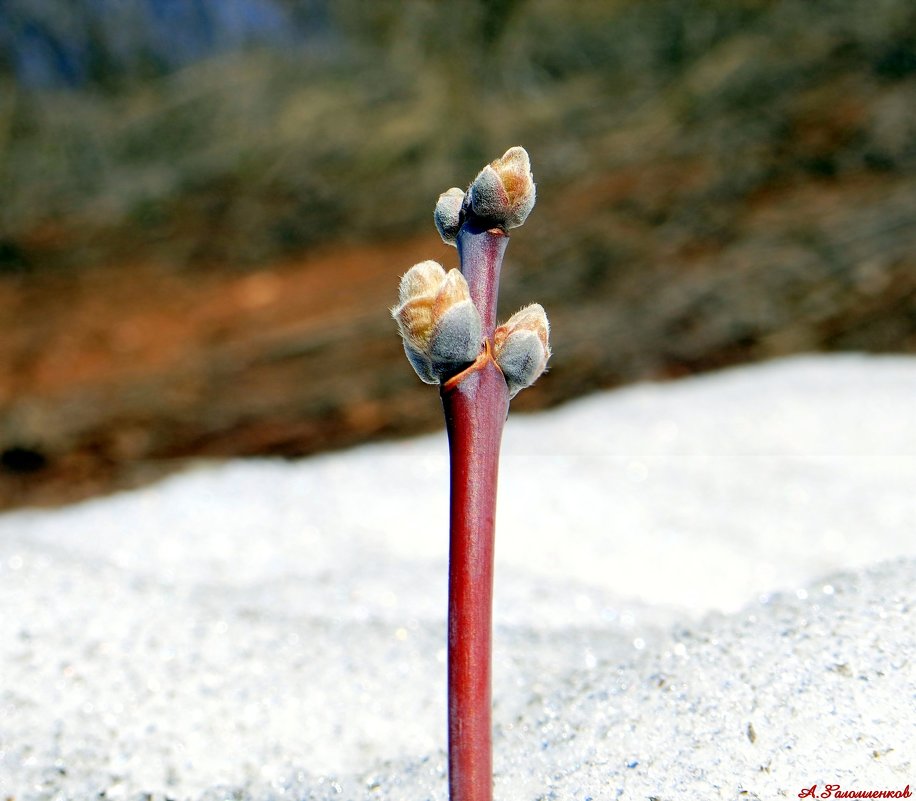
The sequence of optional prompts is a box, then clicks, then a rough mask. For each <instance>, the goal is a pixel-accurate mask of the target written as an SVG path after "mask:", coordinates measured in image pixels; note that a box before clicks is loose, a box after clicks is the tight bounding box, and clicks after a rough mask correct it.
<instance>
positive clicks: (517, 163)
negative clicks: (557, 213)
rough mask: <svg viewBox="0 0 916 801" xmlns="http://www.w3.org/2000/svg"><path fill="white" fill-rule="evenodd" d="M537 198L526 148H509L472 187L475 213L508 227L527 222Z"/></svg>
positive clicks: (488, 167)
mask: <svg viewBox="0 0 916 801" xmlns="http://www.w3.org/2000/svg"><path fill="white" fill-rule="evenodd" d="M535 199H536V189H535V185H534V177H533V176H532V174H531V161H530V159H529V158H528V153H527V152H526V151H525V149H524V148H523V147H512V148H509V149H508V150H507V151H506V152H505V153H504V154H503V155H502V157H501V158H498V159H496V160H495V161H493V162H491V163H490V164H488V165H487V166H486V167H484V168H483V169H482V170H481V171H480V173H479V174H478V176H477V177H476V178H475V179H474V182H473V183H472V184H471V186H470V188H469V189H468V201H469V205H470V208H471V211H472V212H473V214H474V215H475V216H477V217H479V218H480V219H482V220H485V221H487V222H492V223H494V224H496V225H500V226H502V227H503V228H505V229H509V228H517V227H518V226H520V225H521V224H522V223H524V222H525V220H526V219H527V217H528V215H529V214H530V213H531V210H532V209H533V208H534V203H535Z"/></svg>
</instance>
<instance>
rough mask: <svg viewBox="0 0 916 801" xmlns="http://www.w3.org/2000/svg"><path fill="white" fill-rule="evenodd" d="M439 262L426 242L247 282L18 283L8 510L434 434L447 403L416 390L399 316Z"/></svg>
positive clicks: (10, 310) (11, 350) (4, 496)
mask: <svg viewBox="0 0 916 801" xmlns="http://www.w3.org/2000/svg"><path fill="white" fill-rule="evenodd" d="M431 245H432V246H433V247H432V248H431V247H430V246H431ZM431 250H432V251H437V250H439V247H437V246H436V244H435V242H434V241H433V240H432V239H431V238H430V237H423V238H422V239H416V240H413V241H407V242H399V243H396V244H390V245H386V244H382V245H379V246H372V247H369V246H363V247H360V246H349V247H340V248H337V249H335V250H334V251H333V252H327V253H320V254H315V255H312V256H309V257H308V258H305V259H303V260H301V261H291V262H288V263H284V264H277V265H274V266H272V267H271V268H269V269H261V270H259V271H257V272H253V273H248V274H227V273H226V272H224V271H220V270H217V269H207V268H205V267H204V268H199V269H196V270H193V271H192V270H185V271H174V270H171V269H169V268H166V267H162V266H157V265H151V264H133V265H118V266H117V267H96V268H84V269H81V270H75V271H69V272H59V273H56V274H53V273H51V274H49V273H42V274H40V275H39V276H37V277H34V276H18V277H5V278H4V279H3V280H2V281H0V412H2V415H0V421H2V422H0V451H2V466H0V506H2V507H10V506H18V505H22V504H49V503H50V504H54V503H59V502H62V501H68V500H72V499H76V498H80V497H84V496H87V495H91V494H94V493H97V492H100V491H106V490H110V489H112V488H117V487H123V486H129V485H133V484H136V483H139V482H144V481H146V480H149V479H150V478H155V477H156V476H158V475H161V474H162V473H164V472H167V471H170V470H173V469H175V468H176V467H180V466H181V465H182V464H184V463H185V461H186V460H188V459H189V458H194V459H199V458H207V457H223V456H228V455H251V454H283V455H300V454H305V453H312V452H314V451H318V450H322V449H326V448H330V447H339V446H342V445H346V444H349V443H354V442H358V441H362V440H365V439H370V438H373V437H381V436H394V435H397V434H402V433H406V432H408V431H414V430H417V429H418V428H422V427H427V428H428V427H431V426H432V425H433V423H434V420H435V414H436V411H437V410H436V408H435V405H436V401H435V398H434V397H433V398H430V396H429V395H426V394H425V393H424V394H423V395H422V396H421V395H420V394H419V393H416V392H415V391H413V390H414V389H415V388H414V387H413V386H412V384H411V383H410V382H409V381H405V380H403V379H404V378H405V375H404V373H405V368H406V367H407V366H406V363H403V359H402V354H401V353H400V351H399V345H398V339H397V336H396V335H395V333H394V331H393V329H392V323H391V321H390V319H389V317H388V312H387V306H388V304H389V303H390V302H391V296H392V286H396V281H397V278H398V275H399V272H400V271H402V270H403V269H405V265H407V266H409V265H410V264H412V263H413V262H415V261H418V260H420V259H421V258H423V257H425V256H428V255H429V254H430V251H431ZM407 369H409V368H407Z"/></svg>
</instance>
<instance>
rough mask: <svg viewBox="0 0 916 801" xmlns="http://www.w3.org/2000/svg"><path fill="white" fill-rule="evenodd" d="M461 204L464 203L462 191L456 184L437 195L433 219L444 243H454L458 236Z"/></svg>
mask: <svg viewBox="0 0 916 801" xmlns="http://www.w3.org/2000/svg"><path fill="white" fill-rule="evenodd" d="M462 205H464V192H463V191H462V190H461V189H459V188H458V187H457V186H453V187H452V188H451V189H449V190H448V191H447V192H443V193H442V194H441V195H439V201H438V202H437V203H436V210H435V212H434V213H433V219H435V221H436V228H437V229H438V231H439V236H441V237H442V241H443V242H445V244H446V245H454V244H455V240H456V239H457V238H458V231H459V229H460V228H461V207H462Z"/></svg>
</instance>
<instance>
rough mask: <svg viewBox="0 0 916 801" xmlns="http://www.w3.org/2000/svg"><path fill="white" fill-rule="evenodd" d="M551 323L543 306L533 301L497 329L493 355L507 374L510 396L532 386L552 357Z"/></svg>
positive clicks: (494, 335) (494, 336) (504, 373)
mask: <svg viewBox="0 0 916 801" xmlns="http://www.w3.org/2000/svg"><path fill="white" fill-rule="evenodd" d="M549 337H550V323H548V322H547V315H546V314H545V313H544V309H543V307H542V306H541V305H540V304H538V303H532V304H531V305H530V306H526V307H525V308H524V309H522V310H521V311H518V312H516V313H515V314H513V315H512V316H511V317H510V318H509V319H508V320H507V321H506V322H505V323H503V324H502V325H501V326H499V327H498V328H497V329H496V331H494V332H493V357H494V358H495V359H496V363H497V364H498V365H499V369H500V370H502V371H503V375H504V376H505V377H506V383H507V384H508V385H509V397H510V398H514V397H515V396H516V395H517V394H518V393H519V392H521V390H523V389H525V387H530V386H531V385H532V384H533V383H534V382H535V381H536V380H537V379H538V377H539V376H540V375H541V373H543V372H544V370H545V369H546V367H547V360H548V359H549V358H550V343H549Z"/></svg>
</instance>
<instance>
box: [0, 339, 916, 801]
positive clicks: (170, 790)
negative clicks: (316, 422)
mask: <svg viewBox="0 0 916 801" xmlns="http://www.w3.org/2000/svg"><path fill="white" fill-rule="evenodd" d="M914 398H916V360H913V359H909V358H865V357H855V356H846V357H830V358H824V357H820V358H814V357H810V358H798V359H792V360H786V361H782V362H775V363H770V364H767V365H762V366H756V367H750V368H742V369H738V370H732V371H728V372H725V373H721V374H716V375H710V376H705V377H702V378H696V379H690V380H686V381H681V382H677V383H672V384H665V385H644V386H637V387H633V388H630V389H626V390H622V391H618V392H613V393H607V394H603V395H599V396H594V397H592V398H589V399H586V400H582V401H579V402H576V403H573V404H569V405H568V406H566V407H564V408H562V409H559V410H556V411H553V412H550V413H546V414H540V415H536V416H530V417H523V416H513V417H510V421H509V425H508V427H507V431H506V437H505V441H504V448H503V453H504V456H503V465H502V471H501V479H500V481H501V487H500V510H499V520H498V524H497V525H498V540H499V542H498V550H497V599H496V620H497V631H496V636H495V648H496V663H495V678H494V697H495V699H496V704H495V710H494V717H495V721H496V731H495V748H496V752H495V767H496V771H497V797H498V798H500V799H505V800H506V801H516V800H517V801H522V800H523V799H524V800H525V801H533V799H541V798H557V799H581V801H585V799H589V798H591V799H593V801H598V799H613V798H628V799H646V798H657V799H665V801H668V800H670V799H681V798H684V799H686V798H691V799H693V798H703V799H713V798H723V799H724V798H728V799H735V798H750V799H753V798H761V799H770V798H779V797H787V798H796V797H798V793H799V792H801V790H802V789H803V788H808V787H810V786H811V785H814V784H817V785H818V786H819V788H821V789H823V788H824V787H825V786H826V785H827V784H840V785H841V786H842V788H843V789H844V790H847V789H865V790H868V789H902V788H903V787H904V786H905V785H907V784H908V783H910V784H911V785H912V786H913V788H916V727H914V725H913V721H914V720H916V668H914V664H913V654H914V653H916V623H914V620H913V606H914V594H916V593H914V590H913V586H914V579H916V538H914V533H916V493H914V491H913V487H914V486H916V412H914ZM430 402H434V399H433V398H431V400H430ZM446 470H447V464H446V451H445V442H444V434H439V435H435V436H431V437H424V438H422V439H418V440H414V441H411V442H404V443H393V444H389V445H383V446H371V447H364V448H359V449H356V450H353V451H350V452H348V453H343V454H334V455H328V456H323V457H319V458H314V459H309V460H306V461H302V462H299V463H296V464H289V463H284V462H279V461H261V462H237V463H230V464H226V465H222V466H218V467H212V466H210V467H205V468H202V469H200V470H198V471H195V472H192V473H188V474H185V475H181V476H176V477H174V478H172V479H170V480H167V481H164V482H162V483H160V484H158V485H156V486H153V487H149V488H146V489H143V490H140V491H136V492H131V493H125V494H122V495H119V496H116V497H112V498H106V499H100V500H95V501H91V502H88V503H84V504H80V505H78V506H74V507H71V508H68V509H63V510H59V511H53V512H32V511H27V512H18V513H14V514H8V515H5V516H4V517H2V518H0V610H2V612H0V798H2V799H4V801H5V799H6V798H12V799H15V801H37V800H38V799H42V800H43V801H44V800H46V799H47V800H48V801H50V799H74V801H76V799H90V798H97V797H99V794H100V793H104V797H106V798H109V799H119V798H125V799H130V800H131V801H135V800H138V799H141V798H149V797H151V798H154V799H164V798H171V799H195V800H197V799H199V800H200V801H223V799H252V800H253V799H258V801H280V800H281V799H322V800H323V799H340V798H352V799H391V801H395V800H398V801H400V800H402V799H418V800H419V799H444V798H445V797H446V792H445V767H444V761H445V760H444V751H443V747H444V733H445V720H444V660H445V651H444V611H445V596H446V556H447V531H446V526H447V508H446V505H447V488H446V484H447V472H446Z"/></svg>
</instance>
